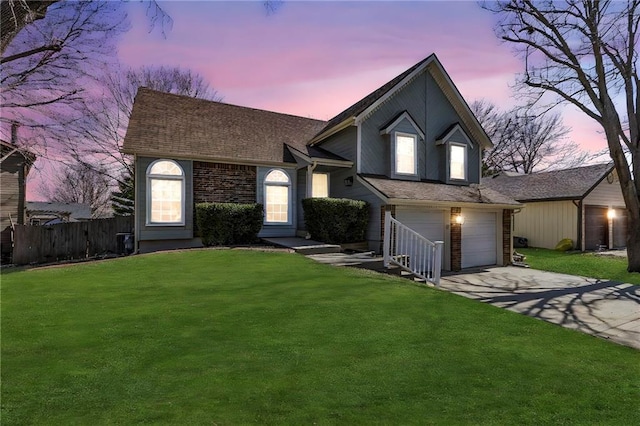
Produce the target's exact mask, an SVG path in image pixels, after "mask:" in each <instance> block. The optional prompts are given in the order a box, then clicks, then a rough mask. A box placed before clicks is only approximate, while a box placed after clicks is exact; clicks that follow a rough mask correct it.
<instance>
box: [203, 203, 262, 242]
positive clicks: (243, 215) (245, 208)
mask: <svg viewBox="0 0 640 426" xmlns="http://www.w3.org/2000/svg"><path fill="white" fill-rule="evenodd" d="M262 219H263V209H262V204H236V203H198V204H196V225H197V227H198V232H199V234H200V237H201V238H202V243H203V244H204V245H205V246H214V245H229V244H248V243H253V242H255V241H256V240H257V239H258V232H260V229H261V228H262Z"/></svg>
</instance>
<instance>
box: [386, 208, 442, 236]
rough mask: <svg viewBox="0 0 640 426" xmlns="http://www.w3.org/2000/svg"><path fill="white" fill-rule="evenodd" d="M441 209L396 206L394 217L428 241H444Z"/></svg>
mask: <svg viewBox="0 0 640 426" xmlns="http://www.w3.org/2000/svg"><path fill="white" fill-rule="evenodd" d="M444 217H445V212H444V211H443V210H427V209H420V208H416V207H400V206H398V207H396V219H397V220H399V221H400V222H402V223H403V224H405V225H406V226H408V227H409V228H411V229H413V230H414V231H416V232H417V233H419V234H420V235H422V236H423V237H425V238H426V239H428V240H430V241H444Z"/></svg>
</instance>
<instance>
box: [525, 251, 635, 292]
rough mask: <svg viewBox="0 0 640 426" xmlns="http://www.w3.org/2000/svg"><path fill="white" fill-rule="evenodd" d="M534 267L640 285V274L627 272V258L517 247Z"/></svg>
mask: <svg viewBox="0 0 640 426" xmlns="http://www.w3.org/2000/svg"><path fill="white" fill-rule="evenodd" d="M517 251H518V252H519V253H522V254H524V255H526V256H527V260H526V261H525V262H526V263H528V264H529V265H530V266H531V267H532V268H534V269H540V270H543V271H550V272H559V273H563V274H569V275H579V276H582V277H590V278H598V279H604V280H611V281H620V282H624V283H629V284H637V285H640V274H638V273H631V272H627V258H626V257H618V256H611V255H602V254H597V253H581V252H559V251H556V250H549V249H541V248H527V249H517Z"/></svg>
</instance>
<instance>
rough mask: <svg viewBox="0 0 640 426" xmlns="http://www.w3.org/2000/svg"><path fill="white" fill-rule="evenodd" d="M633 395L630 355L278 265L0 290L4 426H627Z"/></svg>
mask: <svg viewBox="0 0 640 426" xmlns="http://www.w3.org/2000/svg"><path fill="white" fill-rule="evenodd" d="M639 378H640V352H639V351H636V350H633V349H631V348H627V347H623V346H618V345H615V344H612V343H609V342H607V341H604V340H600V339H597V338H595V337H591V336H587V335H583V334H580V333H578V332H574V331H571V330H567V329H563V328H561V327H558V326H555V325H551V324H548V323H545V322H542V321H538V320H535V319H532V318H528V317H525V316H520V315H517V314H515V313H512V312H509V311H505V310H501V309H498V308H495V307H492V306H490V305H486V304H482V303H479V302H476V301H472V300H468V299H465V298H462V297H459V296H455V295H452V294H449V293H446V292H444V291H440V290H436V289H433V288H428V287H425V286H419V285H416V284H414V283H412V282H410V281H407V280H403V279H400V278H395V277H389V276H383V275H379V274H376V273H372V272H366V271H358V270H352V269H339V268H334V267H330V266H327V265H321V264H316V263H314V262H312V261H310V260H308V259H306V258H304V257H301V256H299V255H294V254H285V253H265V252H257V251H243V250H201V251H186V252H172V253H162V254H154V255H144V256H134V257H129V258H124V259H118V260H112V261H103V262H94V263H87V264H82V265H73V266H66V267H58V268H49V269H33V270H27V271H22V272H13V273H8V274H4V275H3V276H2V423H3V424H7V425H9V424H38V425H44V424H51V425H67V424H134V423H153V424H180V425H186V424H217V425H237V424H248V423H256V424H274V425H276V424H277V425H280V424H296V425H297V424H346V425H351V424H394V425H395V424H420V425H424V424H443V425H450V424H500V425H503V424H518V425H526V424H531V425H540V424H619V425H631V424H640V409H639V408H638V407H639V405H638V398H639V397H640V380H639Z"/></svg>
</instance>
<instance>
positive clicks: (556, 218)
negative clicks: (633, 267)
mask: <svg viewBox="0 0 640 426" xmlns="http://www.w3.org/2000/svg"><path fill="white" fill-rule="evenodd" d="M482 182H483V184H484V185H485V186H489V187H491V188H493V189H495V190H496V191H499V192H502V193H503V194H506V195H508V196H510V197H513V198H515V199H516V200H518V201H520V202H521V203H522V204H524V205H525V206H526V208H524V209H523V210H522V211H521V212H520V213H518V214H516V215H515V216H514V228H513V233H514V236H518V237H524V238H527V239H528V243H529V245H530V246H532V247H543V248H550V249H552V248H554V247H555V246H556V244H557V243H558V241H560V240H561V239H563V238H571V239H572V240H573V242H574V245H575V247H576V248H578V249H580V250H582V251H585V250H597V249H599V248H621V247H626V237H627V213H626V212H627V211H626V208H625V204H624V199H623V197H622V191H621V189H620V183H619V181H618V176H617V174H616V172H615V170H614V168H613V165H612V164H598V165H593V166H586V167H577V168H573V169H566V170H556V171H551V172H546V173H534V174H530V175H515V176H514V175H505V174H501V175H498V176H495V177H493V178H484V179H483V181H482Z"/></svg>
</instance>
